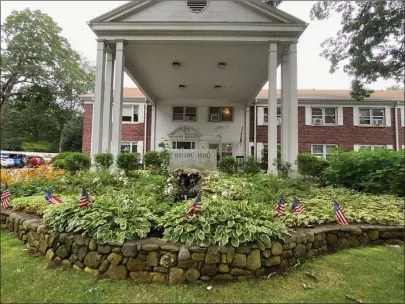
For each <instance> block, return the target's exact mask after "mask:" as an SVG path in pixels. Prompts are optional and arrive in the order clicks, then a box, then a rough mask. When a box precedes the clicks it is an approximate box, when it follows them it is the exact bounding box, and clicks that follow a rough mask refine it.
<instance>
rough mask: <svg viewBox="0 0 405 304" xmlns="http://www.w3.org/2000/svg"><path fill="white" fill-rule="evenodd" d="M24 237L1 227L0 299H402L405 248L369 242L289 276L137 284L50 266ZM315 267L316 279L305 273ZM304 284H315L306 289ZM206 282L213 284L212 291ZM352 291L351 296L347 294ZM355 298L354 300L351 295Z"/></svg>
mask: <svg viewBox="0 0 405 304" xmlns="http://www.w3.org/2000/svg"><path fill="white" fill-rule="evenodd" d="M24 249H25V246H22V245H21V242H20V241H19V240H18V239H16V238H15V237H14V236H13V235H11V234H10V233H8V232H5V231H2V232H1V303H135V302H143V303H144V302H152V303H163V302H165V303H203V302H208V303H259V302H262V303H269V302H273V303H280V302H284V303H285V302H293V303H301V302H303V303H308V302H321V303H327V302H328V303H355V302H356V301H355V300H353V299H357V300H361V301H363V302H374V303H388V302H389V303H403V301H404V300H403V299H404V278H403V274H404V252H403V248H402V247H401V248H389V247H367V248H356V249H350V250H346V251H343V252H340V253H336V254H333V255H330V256H323V257H320V258H318V259H317V260H315V261H312V262H308V263H306V264H304V265H302V266H301V267H300V268H298V269H297V270H294V271H292V272H291V273H290V274H289V275H288V276H285V277H283V276H274V277H272V278H271V279H269V280H260V281H246V282H235V283H227V284H218V283H209V284H208V283H204V284H198V285H187V286H167V285H161V284H151V285H136V284H134V283H133V282H131V281H129V280H128V281H125V282H123V281H120V282H114V281H110V280H99V281H97V280H96V279H94V278H92V277H90V276H89V275H87V274H86V273H84V272H78V271H75V270H73V269H68V270H63V269H47V264H46V262H45V258H44V257H32V256H30V255H29V254H28V253H27V251H26V250H24ZM306 272H313V273H315V276H316V277H317V278H318V282H315V281H314V279H312V278H310V277H308V276H307V275H306V274H305V273H306ZM303 284H306V285H307V286H310V287H312V289H304V287H303ZM207 286H212V290H211V291H208V290H207ZM347 296H349V297H347ZM351 298H353V299H351Z"/></svg>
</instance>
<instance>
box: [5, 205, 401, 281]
mask: <svg viewBox="0 0 405 304" xmlns="http://www.w3.org/2000/svg"><path fill="white" fill-rule="evenodd" d="M0 224H1V228H2V229H8V230H9V231H11V232H14V233H15V234H16V236H17V237H18V238H19V239H20V240H22V241H23V242H24V243H26V244H27V248H28V250H29V252H30V253H31V254H35V255H44V256H45V257H46V259H47V260H48V261H49V266H50V267H52V266H55V267H56V266H65V267H73V268H74V269H77V270H84V271H85V272H87V273H89V274H90V275H92V276H95V277H108V278H110V279H113V280H124V279H127V278H132V280H134V281H135V282H138V283H151V282H166V281H168V282H169V283H170V284H183V283H185V282H201V281H210V280H215V281H218V280H245V279H250V278H252V277H261V276H265V275H267V274H269V273H272V272H279V271H283V270H284V269H286V268H288V267H292V266H293V265H295V264H296V263H297V262H298V261H300V262H302V261H304V260H305V259H309V258H312V257H314V256H317V255H319V254H323V253H328V252H334V251H336V250H339V249H345V248H349V247H357V246H361V245H366V244H391V245H395V244H403V238H404V227H400V226H376V225H350V226H346V227H342V226H338V225H325V226H319V227H316V228H305V229H298V230H296V231H295V232H294V233H293V234H292V235H291V236H290V237H288V238H287V239H286V240H285V241H281V240H280V241H272V243H271V245H268V246H267V248H266V249H265V250H260V249H258V247H257V246H256V245H254V244H253V245H245V246H240V247H238V248H234V247H232V246H224V247H218V246H205V245H195V246H185V245H182V244H172V243H166V242H164V241H162V240H161V239H157V238H148V239H144V240H137V241H127V242H125V243H123V244H114V243H113V244H103V243H101V242H98V241H95V240H94V239H90V238H89V237H86V236H82V235H81V234H71V233H58V232H55V231H50V229H49V228H48V227H46V226H45V225H43V222H42V219H41V218H39V217H37V216H34V215H30V214H26V213H22V212H14V211H9V210H2V212H1V214H0Z"/></svg>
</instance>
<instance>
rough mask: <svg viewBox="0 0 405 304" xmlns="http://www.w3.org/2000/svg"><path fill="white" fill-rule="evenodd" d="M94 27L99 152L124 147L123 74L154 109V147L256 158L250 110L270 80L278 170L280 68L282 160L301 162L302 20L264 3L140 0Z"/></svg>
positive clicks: (94, 148) (95, 144)
mask: <svg viewBox="0 0 405 304" xmlns="http://www.w3.org/2000/svg"><path fill="white" fill-rule="evenodd" d="M197 2H198V3H199V5H200V6H199V7H198V10H196V6H195V5H193V3H194V4H195V3H197ZM89 26H90V27H91V29H92V30H93V31H94V32H95V34H96V35H97V39H98V40H97V71H96V87H95V97H94V105H93V120H92V135H91V155H92V156H94V155H95V154H97V153H100V152H111V153H112V154H114V155H115V156H116V155H117V154H118V153H120V151H121V150H120V149H121V136H122V135H121V133H122V116H123V76H124V71H125V72H126V73H127V74H128V76H129V77H130V78H131V79H132V80H133V81H134V82H135V83H136V85H137V86H138V88H139V89H140V90H141V91H142V93H143V94H144V95H145V96H146V99H147V101H148V103H149V104H151V105H152V119H151V120H152V123H151V128H152V129H151V142H152V143H151V149H152V150H153V149H158V145H159V143H160V142H162V141H164V140H167V141H169V143H170V145H171V146H173V147H177V146H181V147H183V148H184V147H185V148H188V147H190V148H200V149H208V148H212V147H218V149H219V151H220V153H221V154H222V153H224V155H225V154H226V153H231V154H232V155H234V156H240V157H245V156H247V155H249V154H250V144H249V107H250V105H252V104H254V102H255V97H256V96H257V94H258V92H259V91H260V90H261V89H262V87H263V85H264V84H265V83H266V82H269V89H268V109H269V110H268V147H269V151H268V164H269V172H274V171H276V168H275V167H274V166H273V165H272V163H273V159H275V158H276V157H277V90H276V89H277V68H278V66H279V65H280V64H281V70H282V76H281V83H282V96H281V97H282V101H281V111H282V125H281V150H282V159H283V160H285V161H289V162H290V163H291V164H293V166H294V164H295V159H296V156H297V154H298V127H297V121H298V100H297V42H298V38H299V36H300V35H301V34H302V33H303V31H304V30H305V28H306V26H307V24H306V23H305V22H303V21H302V20H299V19H297V18H295V17H293V16H291V15H289V14H287V13H285V12H283V11H281V10H279V9H276V8H273V7H270V6H268V5H266V4H263V3H261V2H260V1H243V0H238V1H230V0H228V1H226V0H224V1H219V0H218V1H213V0H211V1H133V2H130V3H127V4H125V5H123V6H121V7H119V8H117V9H115V10H113V11H111V12H108V13H106V14H104V15H102V16H100V17H97V18H95V19H93V20H91V21H90V22H89ZM187 132H188V133H187ZM183 133H184V134H183ZM188 143H190V144H188ZM224 147H225V148H224ZM226 150H228V151H226ZM293 169H294V168H293Z"/></svg>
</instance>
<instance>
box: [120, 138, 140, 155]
mask: <svg viewBox="0 0 405 304" xmlns="http://www.w3.org/2000/svg"><path fill="white" fill-rule="evenodd" d="M121 152H125V153H128V152H138V143H137V142H136V141H135V142H131V141H128V142H122V143H121Z"/></svg>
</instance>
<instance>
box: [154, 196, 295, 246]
mask: <svg viewBox="0 0 405 304" xmlns="http://www.w3.org/2000/svg"><path fill="white" fill-rule="evenodd" d="M203 201H204V203H203V205H202V211H201V214H200V215H197V216H196V215H192V216H189V217H186V216H185V213H186V212H187V210H188V208H189V203H187V204H182V205H179V206H176V207H174V208H172V209H171V210H170V211H168V212H166V214H165V215H164V216H163V217H162V218H160V219H159V223H160V225H161V226H162V227H164V239H165V240H166V241H170V242H179V241H180V242H182V243H186V244H202V243H204V244H211V245H220V246H224V245H226V244H228V243H231V244H232V245H233V246H235V247H238V246H240V245H242V244H245V243H249V242H253V243H257V244H258V245H259V247H260V248H261V249H264V248H265V245H266V244H269V243H270V239H271V238H283V237H284V236H285V235H286V232H287V231H286V228H285V226H284V225H283V224H282V223H281V222H280V221H277V220H273V214H272V213H271V212H269V211H268V210H264V209H263V208H262V206H261V205H260V204H254V203H248V202H247V201H239V202H235V201H224V200H209V199H205V198H204V199H203Z"/></svg>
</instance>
